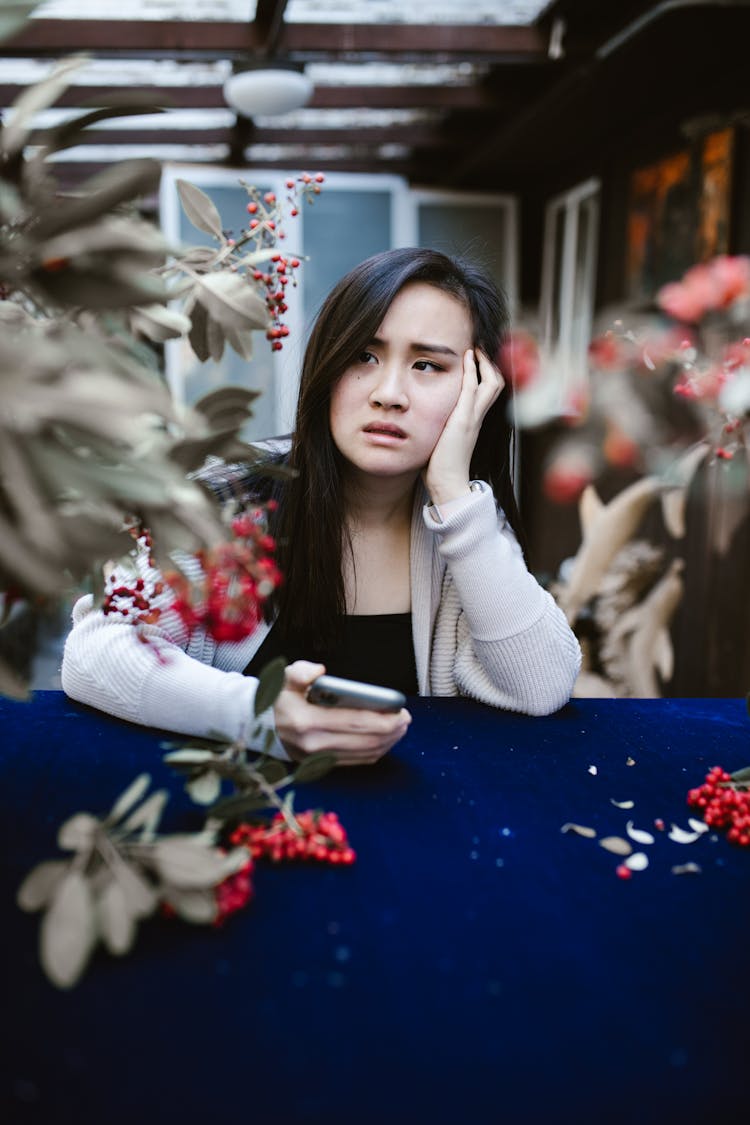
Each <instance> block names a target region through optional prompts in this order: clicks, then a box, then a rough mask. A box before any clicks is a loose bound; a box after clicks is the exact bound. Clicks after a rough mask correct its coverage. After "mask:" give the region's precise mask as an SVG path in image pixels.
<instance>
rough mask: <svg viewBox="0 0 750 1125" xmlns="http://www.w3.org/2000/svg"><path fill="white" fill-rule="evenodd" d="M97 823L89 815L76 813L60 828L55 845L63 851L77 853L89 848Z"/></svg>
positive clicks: (94, 818)
mask: <svg viewBox="0 0 750 1125" xmlns="http://www.w3.org/2000/svg"><path fill="white" fill-rule="evenodd" d="M98 827H99V821H98V820H97V819H96V817H94V816H91V814H90V813H76V815H75V816H71V817H70V819H69V820H66V821H65V823H64V824H62V825H61V826H60V830H59V832H58V833H57V843H58V846H59V847H61V848H62V849H63V850H64V851H71V852H79V851H83V850H84V849H85V848H90V847H91V846H92V843H93V839H94V833H95V832H96V830H97V828H98Z"/></svg>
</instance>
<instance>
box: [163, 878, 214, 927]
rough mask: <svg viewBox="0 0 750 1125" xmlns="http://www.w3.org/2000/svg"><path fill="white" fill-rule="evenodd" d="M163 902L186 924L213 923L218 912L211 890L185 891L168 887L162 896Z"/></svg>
mask: <svg viewBox="0 0 750 1125" xmlns="http://www.w3.org/2000/svg"><path fill="white" fill-rule="evenodd" d="M164 901H165V902H167V903H169V905H170V906H171V907H172V908H173V909H174V910H175V911H176V912H177V913H178V914H179V916H180V918H184V920H185V921H186V922H195V923H198V924H199V925H200V924H203V925H206V924H210V923H211V922H213V921H214V919H215V918H216V913H217V910H218V905H217V902H216V895H215V893H214V891H213V889H211V890H185V889H184V888H179V889H178V888H177V887H170V888H169V889H168V890H167V892H166V893H165V895H164Z"/></svg>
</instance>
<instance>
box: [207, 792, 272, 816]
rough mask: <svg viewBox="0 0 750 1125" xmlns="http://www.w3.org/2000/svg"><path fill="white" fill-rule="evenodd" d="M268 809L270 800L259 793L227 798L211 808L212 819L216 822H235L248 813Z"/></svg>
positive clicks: (240, 794)
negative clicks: (236, 818)
mask: <svg viewBox="0 0 750 1125" xmlns="http://www.w3.org/2000/svg"><path fill="white" fill-rule="evenodd" d="M266 808H268V799H267V798H266V797H264V796H262V795H261V794H259V793H257V792H256V793H238V794H236V795H235V796H233V797H225V798H224V800H223V801H217V802H216V804H215V805H212V806H211V810H210V812H211V817H212V818H215V819H216V820H221V821H225V820H234V819H235V817H240V816H242V815H243V814H244V813H246V812H252V811H253V810H255V809H266Z"/></svg>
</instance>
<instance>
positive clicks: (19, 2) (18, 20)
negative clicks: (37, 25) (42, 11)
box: [0, 0, 39, 42]
mask: <svg viewBox="0 0 750 1125" xmlns="http://www.w3.org/2000/svg"><path fill="white" fill-rule="evenodd" d="M38 7H39V0H6V2H5V3H4V4H3V5H2V7H1V8H0V42H2V41H3V40H5V39H10V37H11V35H15V33H16V32H17V31H20V30H21V28H22V27H23V26H24V24H25V23H26V22H27V20H28V18H29V16H30V14H31V12H32V11H33V10H34V8H38Z"/></svg>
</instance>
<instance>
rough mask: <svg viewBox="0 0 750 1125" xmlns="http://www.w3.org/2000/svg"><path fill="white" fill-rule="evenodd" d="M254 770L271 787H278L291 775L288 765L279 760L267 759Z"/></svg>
mask: <svg viewBox="0 0 750 1125" xmlns="http://www.w3.org/2000/svg"><path fill="white" fill-rule="evenodd" d="M271 733H272V732H271ZM254 769H255V772H256V773H259V774H260V775H261V777H262V778H263V780H264V781H267V782H268V784H269V785H276V784H277V782H279V781H283V779H284V778H285V777H287V776H288V775H289V769H288V768H287V765H286V763H285V762H280V761H279V759H278V758H266V759H265V760H264V761H262V762H259V763H258V764H257V765H256V766H255V767H254Z"/></svg>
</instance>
